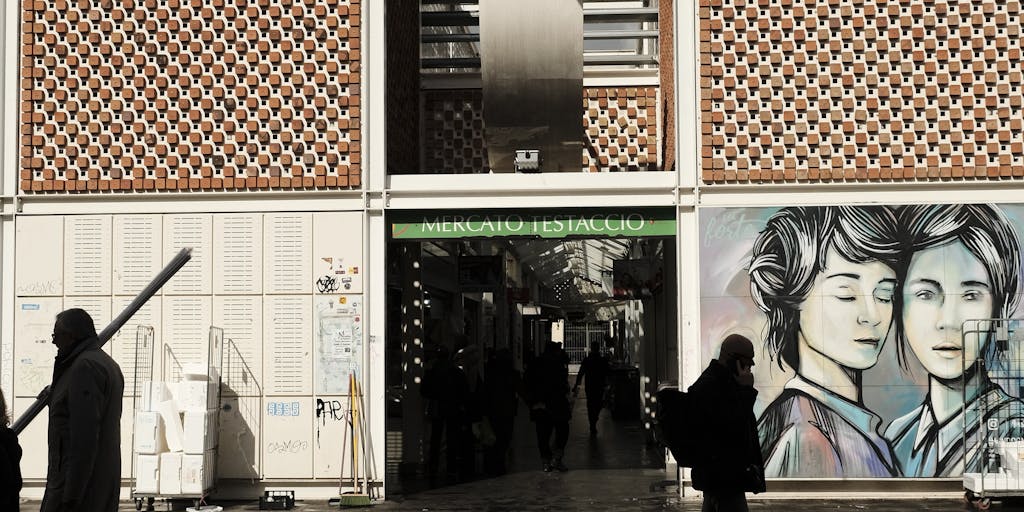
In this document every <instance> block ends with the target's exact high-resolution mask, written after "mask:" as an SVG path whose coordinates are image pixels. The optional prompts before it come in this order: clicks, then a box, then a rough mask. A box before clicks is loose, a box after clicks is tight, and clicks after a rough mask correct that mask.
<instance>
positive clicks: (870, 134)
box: [699, 0, 1024, 182]
mask: <svg viewBox="0 0 1024 512" xmlns="http://www.w3.org/2000/svg"><path fill="white" fill-rule="evenodd" d="M699 15H700V55H701V68H700V69H701V77H700V81H701V84H700V85H701V105H700V106H701V116H702V123H701V132H702V136H703V137H702V141H703V142H702V148H701V168H702V178H703V180H704V181H705V182H732V181H741V182H743V181H800V180H808V181H860V180H931V179H943V178H946V179H972V178H973V179H978V178H997V179H998V178H1011V177H1020V176H1024V139H1022V137H1021V135H1022V133H1021V132H1022V130H1024V108H1022V99H1024V85H1022V80H1024V74H1022V68H1024V64H1022V62H1021V3H1020V1H1018V0H1008V1H1004V0H977V1H974V2H935V1H933V0H904V1H901V2H897V1H895V0H867V1H864V0H828V1H825V0H817V1H816V0H810V1H807V2H793V1H792V0H779V1H775V2H768V1H759V2H750V1H748V0H700V13H699Z"/></svg>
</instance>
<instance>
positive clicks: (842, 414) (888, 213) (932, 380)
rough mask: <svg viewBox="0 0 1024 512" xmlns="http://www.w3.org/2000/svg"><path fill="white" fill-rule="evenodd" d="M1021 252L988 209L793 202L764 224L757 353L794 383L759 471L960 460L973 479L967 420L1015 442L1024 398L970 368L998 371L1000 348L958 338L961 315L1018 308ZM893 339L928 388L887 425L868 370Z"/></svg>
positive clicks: (897, 470) (804, 473)
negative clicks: (868, 396)
mask: <svg viewBox="0 0 1024 512" xmlns="http://www.w3.org/2000/svg"><path fill="white" fill-rule="evenodd" d="M748 247H750V246H748ZM1020 256H1021V255H1020V247H1019V243H1018V240H1017V237H1016V234H1015V233H1014V229H1013V225H1012V224H1011V222H1010V221H1009V220H1008V219H1007V217H1006V216H1005V215H1004V214H1003V212H1002V211H1001V210H1000V209H999V208H998V207H995V206H990V205H913V206H899V207H887V206H827V207H788V208H783V209H781V210H778V211H777V212H775V213H774V214H773V215H772V216H771V217H770V218H768V219H767V221H766V222H765V223H764V224H763V226H762V227H761V229H760V230H759V232H758V233H757V234H756V236H755V238H754V240H753V245H752V247H751V248H750V249H749V260H747V262H748V265H747V267H746V272H747V275H748V277H749V292H750V299H751V300H752V302H753V304H754V306H756V309H757V310H759V311H761V312H762V313H763V314H764V318H765V322H764V323H763V324H762V327H761V334H762V335H763V340H764V349H765V351H766V352H767V354H768V355H769V356H770V357H771V359H772V360H773V361H774V363H775V364H776V365H777V366H778V369H780V370H782V371H783V372H784V373H786V378H787V379H788V380H786V381H785V382H784V383H783V387H782V389H781V390H780V391H779V393H778V394H776V395H775V397H774V399H773V400H772V401H771V402H770V403H768V404H767V405H766V406H765V407H764V409H763V411H762V412H761V415H760V418H759V423H758V428H759V433H760V436H761V444H762V447H763V449H764V456H765V461H766V475H767V476H773V477H814V478H828V477H847V478H849V477H899V476H907V477H930V476H956V475H959V474H961V473H962V472H963V471H964V469H965V466H964V460H965V459H966V461H967V466H966V467H967V470H968V471H977V470H978V467H979V466H980V464H981V463H982V459H983V458H984V457H983V455H982V454H980V453H979V450H978V446H977V444H976V442H973V441H976V440H977V439H978V437H977V436H976V435H974V434H976V432H972V431H970V430H969V431H968V436H967V440H968V442H967V446H965V442H964V439H965V437H964V435H963V434H964V428H963V425H964V424H965V423H964V419H965V418H964V416H965V415H966V419H967V425H970V426H973V427H970V429H977V425H978V424H979V422H978V416H979V414H984V415H985V418H983V419H984V420H987V419H989V418H998V419H999V420H998V421H997V432H995V435H997V436H998V437H999V438H1008V437H1017V438H1019V437H1021V436H1022V433H1024V429H1021V428H1020V425H1021V424H1022V422H1024V403H1022V402H1021V401H1020V400H1018V399H1017V398H1013V397H1011V396H1009V395H1008V394H1007V393H1006V392H1004V390H1003V389H1002V388H1001V387H1000V386H998V385H997V384H996V383H994V382H993V381H992V380H991V379H990V377H989V375H988V373H987V372H986V371H985V370H982V369H981V367H980V366H979V365H978V364H976V363H975V361H977V360H978V359H979V357H981V358H984V359H985V361H986V362H987V364H986V365H985V368H986V369H991V368H993V367H994V366H995V365H998V364H999V359H1000V357H999V354H997V353H996V351H995V344H994V343H992V340H990V339H989V337H988V336H987V335H984V334H982V335H980V337H977V338H976V339H977V341H976V342H974V343H966V344H965V343H964V338H963V337H962V336H961V328H962V325H963V323H964V321H967V320H974V319H983V318H1006V317H1010V316H1011V315H1012V314H1013V312H1014V311H1015V309H1016V305H1017V301H1018V297H1019V294H1020V292H1021V289H1020V288H1021V286H1020V278H1021V277H1020V273H1021V261H1020ZM702 284H703V282H702ZM705 309H707V308H705ZM708 313H709V312H708V311H706V310H705V313H704V314H705V316H707V315H708ZM887 340H889V343H895V344H896V350H895V353H896V354H897V357H898V359H899V363H900V364H899V366H900V367H901V368H904V369H906V368H908V367H909V366H910V364H911V363H913V362H916V363H917V365H918V368H923V369H924V370H925V372H926V373H927V384H926V386H924V388H925V389H926V391H925V392H924V393H923V396H920V395H918V401H917V402H916V407H913V408H905V409H903V410H901V411H900V412H898V413H896V415H895V416H893V417H892V418H890V420H889V421H888V422H887V423H883V420H882V418H881V417H880V416H879V415H878V414H876V413H875V412H874V411H872V410H869V408H868V407H866V406H865V402H864V397H863V391H864V386H865V383H864V379H863V376H864V373H865V371H866V370H869V369H870V368H872V367H874V366H875V365H876V364H877V363H878V361H879V357H880V354H881V353H882V349H883V347H884V346H885V344H886V341H887ZM979 352H980V353H979ZM963 361H967V364H966V368H965V364H964V363H963ZM761 375H764V373H763V371H762V373H761ZM774 383H775V382H769V383H768V384H774ZM762 384H763V382H762ZM873 384H878V383H873ZM880 384H882V385H884V384H885V383H880ZM965 392H966V396H967V402H966V404H967V405H966V407H962V404H963V403H964V393H965ZM907 409H909V410H907ZM965 453H966V457H965Z"/></svg>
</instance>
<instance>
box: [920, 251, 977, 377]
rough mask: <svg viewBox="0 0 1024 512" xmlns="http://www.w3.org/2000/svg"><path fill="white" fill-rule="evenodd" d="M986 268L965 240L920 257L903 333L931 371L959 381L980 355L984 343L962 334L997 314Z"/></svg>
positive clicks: (926, 252)
mask: <svg viewBox="0 0 1024 512" xmlns="http://www.w3.org/2000/svg"><path fill="white" fill-rule="evenodd" d="M992 302H993V299H992V283H991V280H990V279H989V277H988V273H987V272H985V266H984V265H983V264H982V263H981V261H979V260H978V259H977V258H975V257H974V255H972V254H971V253H970V252H968V251H967V247H965V246H964V244H962V243H960V242H956V243H952V244H947V245H943V246H940V247H933V248H931V249H925V250H923V251H919V252H917V253H914V256H913V257H912V258H911V259H910V268H909V269H908V270H907V282H906V284H905V285H904V287H903V304H904V306H903V307H904V309H903V329H904V331H905V333H906V337H907V341H908V342H909V343H910V348H911V349H912V350H913V351H914V354H915V355H917V359H918V360H920V361H921V364H922V365H924V367H925V369H926V370H928V373H930V374H932V375H934V376H936V377H939V378H942V379H956V378H959V377H960V376H961V375H962V374H963V371H964V361H966V362H967V366H970V365H971V364H973V362H974V360H975V359H976V358H977V357H978V350H979V347H978V342H977V341H975V340H974V339H972V338H968V341H969V343H967V344H966V346H965V344H964V343H963V340H962V339H961V336H960V331H961V329H962V326H963V323H964V321H965V320H976V319H980V318H989V317H991V316H992Z"/></svg>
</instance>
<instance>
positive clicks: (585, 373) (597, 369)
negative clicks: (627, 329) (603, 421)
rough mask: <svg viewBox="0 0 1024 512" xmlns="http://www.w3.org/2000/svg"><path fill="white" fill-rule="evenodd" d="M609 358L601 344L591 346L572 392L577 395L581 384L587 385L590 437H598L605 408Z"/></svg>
mask: <svg viewBox="0 0 1024 512" xmlns="http://www.w3.org/2000/svg"><path fill="white" fill-rule="evenodd" d="M609 371H610V368H609V365H608V358H606V357H604V356H603V355H602V354H601V344H600V343H599V342H596V341H595V342H593V343H591V344H590V354H588V355H587V357H584V358H583V363H582V364H580V372H579V373H578V374H577V375H576V385H575V386H573V388H572V391H573V393H576V392H577V391H578V390H579V388H580V382H584V383H585V387H584V389H585V390H586V393H587V420H589V421H590V437H597V419H598V417H599V416H600V414H601V409H602V408H604V388H605V387H606V386H607V384H608V372H609Z"/></svg>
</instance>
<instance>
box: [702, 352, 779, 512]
mask: <svg viewBox="0 0 1024 512" xmlns="http://www.w3.org/2000/svg"><path fill="white" fill-rule="evenodd" d="M753 366H754V344H753V343H751V341H750V340H749V339H747V338H745V337H743V336H740V335H738V334H732V335H729V336H728V337H727V338H726V339H725V340H724V341H723V342H722V348H721V351H720V354H719V356H718V359H713V360H712V361H711V364H709V365H708V367H707V369H706V370H704V373H702V374H701V376H700V377H699V378H698V379H697V382H695V383H694V384H693V385H692V386H690V397H691V400H693V402H694V406H695V410H694V411H693V412H694V413H696V414H697V417H698V418H699V420H698V425H699V427H698V428H697V429H696V430H697V432H696V434H697V442H696V443H694V446H696V447H697V454H696V462H695V463H694V465H693V473H692V476H693V487H694V489H697V490H699V491H703V492H704V505H703V508H702V509H701V510H702V511H703V512H746V511H747V510H748V508H747V500H746V496H745V495H744V492H754V493H757V492H763V491H764V490H765V484H764V461H763V460H762V458H761V444H760V441H759V439H758V437H757V422H756V421H755V420H754V399H755V398H756V397H757V390H755V389H754V375H753V373H752V372H751V368H752V367H753Z"/></svg>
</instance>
